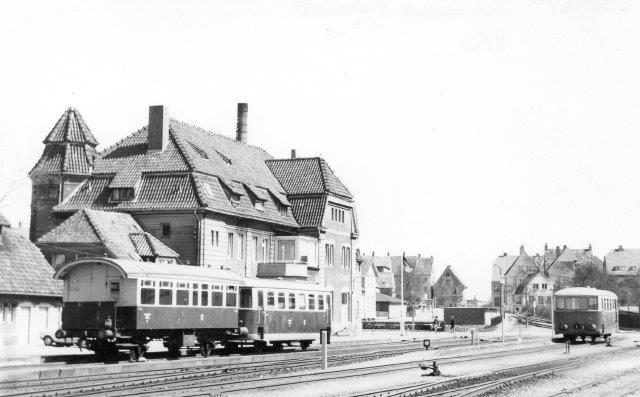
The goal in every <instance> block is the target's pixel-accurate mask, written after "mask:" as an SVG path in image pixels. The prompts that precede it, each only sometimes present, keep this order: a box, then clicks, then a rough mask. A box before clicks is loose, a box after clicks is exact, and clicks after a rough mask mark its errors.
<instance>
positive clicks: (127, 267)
mask: <svg viewBox="0 0 640 397" xmlns="http://www.w3.org/2000/svg"><path fill="white" fill-rule="evenodd" d="M96 262H98V263H105V264H108V265H111V266H113V267H115V268H116V269H118V270H120V272H122V274H123V276H124V277H127V278H133V279H139V278H166V279H177V280H185V281H191V280H192V281H214V280H215V281H226V282H233V283H236V284H242V282H243V279H242V277H240V276H239V275H237V274H236V273H234V272H232V271H231V270H225V269H213V268H210V267H198V266H188V265H172V264H167V263H154V262H140V261H132V260H124V259H111V258H82V259H77V260H75V261H72V262H69V263H67V264H65V265H63V266H62V267H60V268H59V269H57V270H56V273H55V276H54V277H55V278H63V277H64V275H65V274H66V273H67V272H68V271H69V269H71V268H72V267H75V266H80V265H83V264H86V263H96Z"/></svg>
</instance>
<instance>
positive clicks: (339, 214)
mask: <svg viewBox="0 0 640 397" xmlns="http://www.w3.org/2000/svg"><path fill="white" fill-rule="evenodd" d="M331 220H332V221H334V222H340V223H344V210H341V209H338V208H331Z"/></svg>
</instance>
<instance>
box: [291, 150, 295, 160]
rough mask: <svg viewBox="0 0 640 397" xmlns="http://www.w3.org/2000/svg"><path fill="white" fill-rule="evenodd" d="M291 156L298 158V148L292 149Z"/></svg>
mask: <svg viewBox="0 0 640 397" xmlns="http://www.w3.org/2000/svg"><path fill="white" fill-rule="evenodd" d="M291 158H292V159H295V158H296V149H291Z"/></svg>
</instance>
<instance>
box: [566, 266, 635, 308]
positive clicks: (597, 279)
mask: <svg viewBox="0 0 640 397" xmlns="http://www.w3.org/2000/svg"><path fill="white" fill-rule="evenodd" d="M573 286H574V287H595V288H598V289H603V290H607V291H611V292H613V293H614V294H616V295H618V300H619V301H620V304H621V305H636V304H638V302H640V280H638V277H623V278H619V279H616V277H615V276H613V275H611V274H607V273H605V272H604V271H602V269H601V268H600V267H599V266H597V265H595V264H593V263H590V264H587V265H584V266H578V267H577V268H576V271H575V273H574V275H573Z"/></svg>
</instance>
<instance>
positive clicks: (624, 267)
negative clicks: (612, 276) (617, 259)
mask: <svg viewBox="0 0 640 397" xmlns="http://www.w3.org/2000/svg"><path fill="white" fill-rule="evenodd" d="M625 269H626V266H614V267H613V268H612V269H611V271H614V272H619V271H621V270H625Z"/></svg>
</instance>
